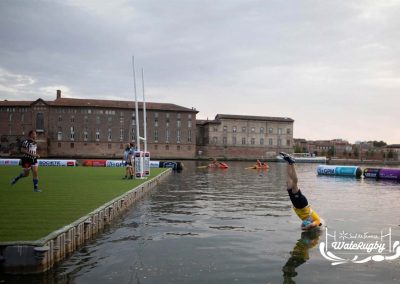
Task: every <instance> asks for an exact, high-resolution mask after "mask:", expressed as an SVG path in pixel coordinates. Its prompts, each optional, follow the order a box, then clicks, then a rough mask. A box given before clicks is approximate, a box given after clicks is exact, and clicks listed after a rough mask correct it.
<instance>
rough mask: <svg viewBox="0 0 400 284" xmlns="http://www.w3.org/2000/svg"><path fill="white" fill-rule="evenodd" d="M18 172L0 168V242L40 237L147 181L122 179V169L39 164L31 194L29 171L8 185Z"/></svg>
mask: <svg viewBox="0 0 400 284" xmlns="http://www.w3.org/2000/svg"><path fill="white" fill-rule="evenodd" d="M164 170H165V169H151V177H150V178H153V177H155V176H156V175H158V174H160V173H161V172H162V171H164ZM20 172H21V168H20V167H0V242H8V241H33V240H38V239H41V238H43V237H45V236H47V235H48V234H49V233H51V232H53V231H55V230H57V229H60V228H62V227H63V226H65V225H68V224H70V223H72V222H74V221H76V220H78V219H79V218H80V217H83V216H84V215H86V214H88V213H90V212H91V211H93V210H94V209H96V208H98V207H100V206H101V205H103V204H105V203H107V202H108V201H111V200H112V199H114V198H116V197H118V196H120V195H122V194H123V193H125V192H127V191H129V190H130V189H132V188H134V187H136V186H138V185H139V184H141V183H143V182H145V181H147V180H148V179H147V180H146V179H143V180H142V179H141V180H122V179H121V178H122V177H123V176H124V172H125V169H123V168H90V167H40V168H39V188H40V189H41V190H42V192H40V193H35V192H33V183H32V173H30V175H29V177H27V178H22V179H20V180H19V181H18V182H17V184H15V185H13V186H11V185H10V181H11V180H12V178H14V177H15V176H16V175H18V174H19V173H20Z"/></svg>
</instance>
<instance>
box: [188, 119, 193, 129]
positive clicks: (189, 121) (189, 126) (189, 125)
mask: <svg viewBox="0 0 400 284" xmlns="http://www.w3.org/2000/svg"><path fill="white" fill-rule="evenodd" d="M188 128H192V121H191V120H188Z"/></svg>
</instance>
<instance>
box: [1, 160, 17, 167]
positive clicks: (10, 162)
mask: <svg viewBox="0 0 400 284" xmlns="http://www.w3.org/2000/svg"><path fill="white" fill-rule="evenodd" d="M20 161H21V160H20V159H0V166H18V165H19V162H20Z"/></svg>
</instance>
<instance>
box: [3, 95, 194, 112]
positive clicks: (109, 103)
mask: <svg viewBox="0 0 400 284" xmlns="http://www.w3.org/2000/svg"><path fill="white" fill-rule="evenodd" d="M39 100H40V99H39ZM36 101H37V100H36ZM36 101H7V100H4V101H0V107H2V106H3V107H4V106H15V107H27V106H30V105H31V104H32V103H34V102H36ZM43 102H45V103H46V104H48V105H49V106H53V107H99V108H119V109H127V108H130V109H134V108H135V103H134V102H133V101H116V100H94V99H73V98H57V99H56V100H54V101H43ZM138 105H139V109H142V108H143V104H142V103H141V102H139V104H138ZM146 109H147V110H160V111H179V112H194V113H198V111H197V110H196V109H194V108H186V107H182V106H178V105H175V104H169V103H153V102H146Z"/></svg>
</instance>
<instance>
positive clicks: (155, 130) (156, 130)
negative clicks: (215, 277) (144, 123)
mask: <svg viewBox="0 0 400 284" xmlns="http://www.w3.org/2000/svg"><path fill="white" fill-rule="evenodd" d="M154 142H158V129H154Z"/></svg>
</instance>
